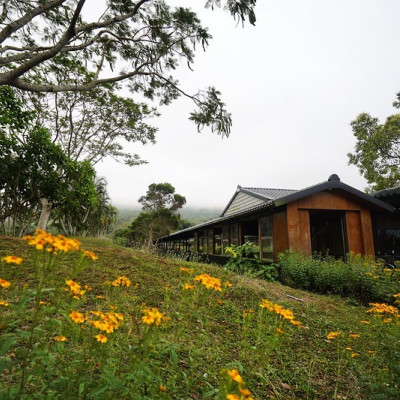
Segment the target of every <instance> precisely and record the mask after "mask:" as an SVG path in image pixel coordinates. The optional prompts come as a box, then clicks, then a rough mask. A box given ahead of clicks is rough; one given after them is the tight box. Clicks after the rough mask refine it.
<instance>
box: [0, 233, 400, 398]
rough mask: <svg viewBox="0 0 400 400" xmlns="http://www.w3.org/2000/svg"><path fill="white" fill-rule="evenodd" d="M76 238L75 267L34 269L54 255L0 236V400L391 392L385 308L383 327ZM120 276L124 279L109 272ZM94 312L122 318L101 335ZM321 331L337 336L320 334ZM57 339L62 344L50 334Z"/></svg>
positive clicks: (298, 298)
mask: <svg viewBox="0 0 400 400" xmlns="http://www.w3.org/2000/svg"><path fill="white" fill-rule="evenodd" d="M82 241H83V244H82V247H83V248H84V249H86V250H90V251H92V252H94V253H95V254H96V255H97V256H98V260H97V261H95V262H92V261H91V260H90V259H89V258H86V259H85V260H84V261H83V264H82V265H81V267H82V268H81V267H73V265H74V263H78V264H75V265H79V263H80V262H81V260H82V257H83V256H81V255H80V254H82V253H80V252H71V251H69V252H68V253H67V254H66V255H62V254H61V253H62V252H61V251H59V255H58V256H56V258H54V259H53V261H54V262H53V264H54V265H52V264H51V263H52V262H50V264H46V265H48V268H47V270H46V271H45V273H42V272H41V270H40V268H42V267H40V266H41V265H42V261H43V259H44V257H47V260H50V259H49V258H48V257H49V256H50V255H51V254H52V253H50V252H49V253H46V252H44V251H37V250H35V249H34V247H33V246H30V247H29V246H28V245H27V243H26V242H24V241H22V240H17V239H12V238H1V239H0V258H1V259H2V258H3V257H5V256H9V255H15V256H19V257H22V258H24V261H23V262H22V263H21V264H20V265H15V264H12V263H9V264H8V263H6V262H5V261H3V263H2V264H0V265H1V270H0V279H3V280H4V281H3V282H5V281H7V282H10V284H11V285H10V286H9V287H5V286H7V285H6V284H4V285H3V286H4V287H0V300H3V303H5V304H6V303H8V306H5V305H4V304H3V306H1V305H0V307H1V309H0V310H1V317H0V335H1V336H0V340H1V342H0V355H2V358H1V360H0V361H1V363H0V373H2V377H1V379H0V398H27V399H28V398H29V399H31V398H46V399H47V398H52V399H53V398H54V399H58V398H68V399H70V398H74V399H78V398H82V399H83V398H85V399H92V398H93V399H99V398H101V399H103V398H104V399H115V398H133V399H158V398H160V399H204V398H210V399H247V400H250V399H251V398H253V399H332V398H337V399H398V398H400V388H399V387H398V385H399V377H400V371H399V368H400V367H399V359H400V335H399V323H398V321H399V318H396V315H392V316H391V317H392V318H391V320H390V321H385V322H384V319H388V318H387V317H386V316H384V317H375V316H374V315H373V314H372V313H367V312H366V311H367V309H366V308H364V307H361V306H359V305H357V304H355V303H352V302H350V301H346V300H344V299H341V298H338V297H329V296H320V295H316V294H310V293H308V292H305V291H300V290H295V289H291V288H289V287H285V286H282V285H280V284H276V283H268V282H265V281H260V280H254V279H251V278H248V277H245V276H237V275H234V274H230V273H228V272H226V271H224V270H223V269H222V268H221V267H217V266H212V265H204V264H195V263H187V262H183V261H180V260H175V259H166V258H162V257H157V256H153V255H149V254H145V253H141V252H137V251H132V250H129V249H126V248H121V247H118V246H116V245H113V244H112V243H110V242H108V241H106V240H95V239H83V240H82ZM34 261H35V262H34ZM35 265H36V267H35ZM80 269H81V270H80ZM205 273H206V274H209V275H210V276H211V277H215V278H220V279H221V290H222V291H219V290H214V289H218V288H219V284H218V282H217V281H211V284H212V285H213V287H212V288H210V289H207V288H206V287H205V286H204V285H202V284H201V282H200V281H199V280H195V279H194V277H196V276H199V275H201V274H205ZM121 276H123V277H127V278H128V279H129V280H130V282H131V285H129V286H124V285H123V282H126V281H125V280H124V279H125V278H124V279H122V280H121V279H120V280H119V281H115V279H116V278H118V277H121ZM203 278H204V276H203ZM198 279H200V278H198ZM65 280H70V281H69V282H70V283H69V289H71V287H72V286H71V285H72V283H71V281H73V282H77V283H78V284H80V285H81V289H83V288H84V285H88V286H89V287H90V288H91V289H92V290H90V291H89V290H88V289H86V293H85V294H76V293H75V297H76V298H74V296H73V295H74V293H71V290H69V291H66V290H65V289H67V290H68V285H66V284H65ZM203 281H204V283H206V284H207V283H210V280H209V278H204V279H203ZM227 281H228V282H230V283H232V284H233V286H232V287H229V285H228V284H226V285H224V284H223V282H227ZM1 282H2V281H0V283H1ZM41 282H42V283H41ZM104 282H114V284H115V286H113V284H111V285H110V284H108V285H107V284H104ZM115 282H117V283H115ZM118 282H119V283H118ZM216 282H217V283H216ZM120 284H122V286H121V285H120ZM185 284H186V285H189V286H186V287H187V289H186V290H185V289H183V288H184V287H185ZM192 287H193V289H192ZM263 299H265V300H269V301H271V302H272V303H273V304H277V305H280V306H282V307H283V309H282V308H279V307H276V306H273V305H271V304H270V303H266V302H264V303H263V304H267V305H268V307H267V308H262V307H260V304H262V303H261V302H262V300H263ZM152 308H157V309H158V311H159V312H160V313H161V314H157V312H158V311H156V310H152ZM269 309H270V310H272V311H270V310H269ZM146 310H147V311H146ZM274 310H275V312H274ZM285 310H289V311H285ZM72 311H76V312H79V313H82V318H85V319H86V320H85V322H79V321H78V320H75V319H74V318H75V317H73V316H72V317H71V312H72ZM93 311H95V312H94V313H93ZM290 311H292V312H293V314H294V316H291V313H290ZM96 312H97V315H96ZM99 312H102V313H104V314H105V313H107V312H108V313H110V315H111V316H110V317H108V318H109V319H110V318H114V319H115V317H113V315H114V314H113V313H118V314H121V315H120V317H121V318H122V317H123V321H122V320H121V321H120V320H119V319H118V321H117V322H115V325H114V328H115V329H114V332H110V333H106V332H105V331H102V332H100V331H99V330H98V329H96V327H95V325H96V323H95V322H94V321H95V318H97V317H99V315H100V314H99ZM151 312H153V314H151ZM149 313H150V314H149ZM394 313H395V311H394ZM104 314H103V315H104ZM117 317H118V315H117ZM284 317H286V319H285V318H284ZM99 318H102V317H99ZM118 318H119V317H118ZM146 318H147V320H146ZM152 318H153V319H152ZM157 318H158V319H157ZM109 319H108V321H109ZM294 320H297V321H300V323H301V326H296V325H295V324H293V323H291V321H292V322H293V321H294ZM146 321H147V322H146ZM151 321H153V322H151ZM74 322H75V323H74ZM149 322H151V323H149ZM157 322H160V324H159V325H157ZM331 332H339V333H338V334H331V335H330V337H332V338H331V339H328V335H329V333H331ZM96 333H97V334H100V333H101V334H104V336H106V337H107V342H106V343H102V342H101V341H98V340H99V339H98V338H96V337H95V336H98V335H96ZM333 336H335V337H334V338H333ZM62 337H65V339H66V341H64V342H62V341H58V340H61V339H60V338H62ZM57 338H58V339H57ZM96 339H97V340H96ZM100 339H102V338H100ZM62 340H64V339H62ZM236 371H237V372H236ZM247 391H250V392H251V395H250V394H249V392H247ZM229 396H231V397H229ZM235 396H237V397H235Z"/></svg>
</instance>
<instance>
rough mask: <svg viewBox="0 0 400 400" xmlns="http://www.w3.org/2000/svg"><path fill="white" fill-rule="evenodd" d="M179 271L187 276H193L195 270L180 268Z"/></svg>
mask: <svg viewBox="0 0 400 400" xmlns="http://www.w3.org/2000/svg"><path fill="white" fill-rule="evenodd" d="M179 271H181V272H185V273H186V274H193V272H194V268H186V267H180V268H179Z"/></svg>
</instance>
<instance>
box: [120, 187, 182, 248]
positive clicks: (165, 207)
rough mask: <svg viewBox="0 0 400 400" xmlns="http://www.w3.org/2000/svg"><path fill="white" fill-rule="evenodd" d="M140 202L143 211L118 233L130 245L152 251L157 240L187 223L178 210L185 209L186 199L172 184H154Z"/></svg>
mask: <svg viewBox="0 0 400 400" xmlns="http://www.w3.org/2000/svg"><path fill="white" fill-rule="evenodd" d="M139 202H140V203H142V205H143V211H142V212H141V213H140V214H139V215H138V216H137V218H136V219H135V220H134V221H133V222H132V224H131V225H130V226H129V227H128V228H127V229H124V230H123V231H122V232H117V233H116V236H117V237H121V236H124V237H125V238H127V240H128V242H129V244H130V245H138V244H139V245H142V246H143V245H144V246H145V247H146V249H147V250H150V249H151V247H152V246H153V243H154V242H155V241H157V239H159V238H160V237H162V236H165V235H168V234H169V233H170V232H171V231H173V230H176V229H177V228H178V227H179V226H182V224H184V223H185V222H184V221H182V220H181V218H180V215H179V214H178V213H177V210H178V209H180V208H182V207H183V205H184V204H185V203H186V199H185V197H183V196H181V195H179V194H176V193H175V188H174V187H173V186H172V185H171V184H170V183H158V184H157V183H152V184H151V185H149V189H148V190H147V192H146V196H142V197H140V198H139Z"/></svg>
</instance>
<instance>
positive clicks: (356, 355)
mask: <svg viewBox="0 0 400 400" xmlns="http://www.w3.org/2000/svg"><path fill="white" fill-rule="evenodd" d="M359 355H360V354H359V353H351V358H354V357H358V356H359Z"/></svg>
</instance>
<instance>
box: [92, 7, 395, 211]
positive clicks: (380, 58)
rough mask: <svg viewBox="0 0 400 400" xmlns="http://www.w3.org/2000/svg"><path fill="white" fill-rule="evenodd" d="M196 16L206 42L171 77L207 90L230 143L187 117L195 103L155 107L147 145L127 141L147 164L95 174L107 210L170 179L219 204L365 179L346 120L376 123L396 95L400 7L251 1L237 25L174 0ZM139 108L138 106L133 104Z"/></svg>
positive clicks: (190, 201)
mask: <svg viewBox="0 0 400 400" xmlns="http://www.w3.org/2000/svg"><path fill="white" fill-rule="evenodd" d="M168 3H169V4H171V5H178V4H179V5H183V6H186V7H191V8H193V9H194V10H196V11H198V14H199V15H200V17H201V20H202V23H203V25H205V26H208V27H209V30H210V32H211V34H212V35H213V40H212V41H211V42H210V46H209V47H208V49H207V51H206V52H205V53H204V52H203V51H202V50H199V51H198V53H197V56H196V62H195V64H194V72H191V71H190V70H188V69H187V68H181V69H180V70H179V71H178V72H177V75H176V76H178V78H179V80H180V82H181V85H182V87H183V88H184V89H185V90H186V91H189V92H192V93H194V92H196V91H197V89H204V88H206V87H208V86H211V85H213V86H216V87H217V89H219V90H220V91H221V92H222V97H223V100H224V102H225V103H226V104H227V107H228V109H229V111H230V112H231V113H232V117H233V127H232V132H231V135H230V137H229V138H228V139H226V138H224V139H223V140H222V139H221V137H220V136H218V135H216V134H213V133H211V132H210V131H208V130H206V129H204V131H203V132H202V133H198V132H197V129H196V126H195V125H194V124H193V123H191V122H190V121H188V116H189V113H190V111H191V110H192V109H193V108H194V105H193V104H192V103H191V102H190V100H188V99H179V100H178V101H176V102H174V103H172V105H170V106H169V107H163V108H161V109H160V111H161V113H162V116H161V117H159V118H157V119H154V120H153V121H152V123H154V125H156V126H157V127H158V128H159V132H158V135H157V143H156V144H155V145H148V146H141V145H137V144H131V145H130V146H129V147H128V148H129V149H131V150H132V151H133V152H137V153H138V154H140V155H141V156H142V157H143V158H144V159H146V160H147V161H149V164H147V165H142V166H137V167H132V168H131V167H127V166H124V165H121V164H117V163H116V162H114V161H113V160H106V161H104V162H103V163H102V164H101V165H98V166H97V170H98V174H99V175H101V176H104V177H106V178H107V180H108V190H109V193H110V195H111V198H112V201H113V204H114V205H117V206H118V205H124V206H136V205H137V199H138V198H139V197H140V196H141V195H143V194H145V192H146V190H147V187H148V185H149V184H151V183H153V182H154V183H159V182H170V183H171V184H172V185H173V186H175V188H176V191H177V193H180V194H182V195H184V196H186V198H187V206H188V207H214V206H217V207H221V208H223V207H224V206H225V205H226V204H227V202H228V201H229V199H230V198H231V196H232V195H233V193H234V191H235V190H236V187H237V185H238V184H240V185H242V186H252V187H273V188H289V189H300V188H303V187H306V186H309V185H313V184H315V183H318V182H322V181H324V180H326V179H327V178H328V176H329V175H330V174H332V173H337V174H338V175H339V176H340V178H341V180H342V181H343V182H345V183H347V184H350V185H352V186H354V187H356V188H359V189H364V187H365V186H366V182H365V180H364V179H363V178H362V177H361V176H360V175H359V173H358V170H357V168H356V167H354V166H348V165H347V153H348V152H350V151H352V150H353V147H354V143H355V140H354V138H353V135H352V131H351V127H350V122H351V121H352V120H353V119H355V117H356V116H357V115H358V114H359V113H361V112H369V113H371V114H372V115H374V116H376V117H379V118H380V119H381V120H383V119H384V118H385V117H386V116H388V115H389V114H393V113H395V112H396V109H394V108H393V107H392V102H393V100H394V99H395V94H396V93H397V92H398V91H400V51H399V38H400V23H399V22H400V21H399V20H400V1H398V0H273V1H272V0H258V4H257V8H256V15H257V23H256V26H255V27H253V26H251V25H249V24H246V25H245V26H244V28H243V27H242V26H241V25H237V24H236V23H235V21H234V20H233V19H232V18H231V16H230V15H229V14H228V13H226V12H223V11H222V10H216V11H211V10H204V9H203V5H204V3H205V0H192V1H188V0H186V1H185V0H174V1H168ZM139 100H140V99H139Z"/></svg>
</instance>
